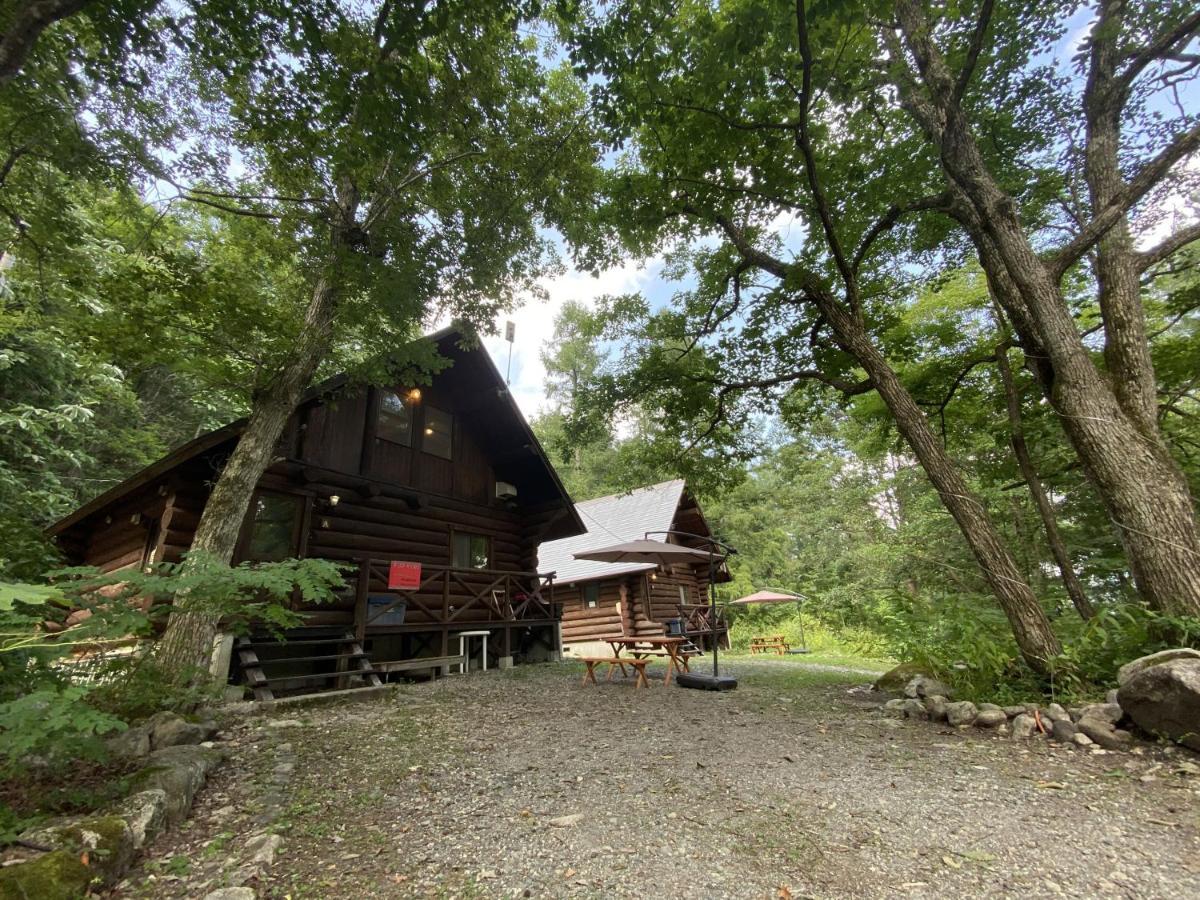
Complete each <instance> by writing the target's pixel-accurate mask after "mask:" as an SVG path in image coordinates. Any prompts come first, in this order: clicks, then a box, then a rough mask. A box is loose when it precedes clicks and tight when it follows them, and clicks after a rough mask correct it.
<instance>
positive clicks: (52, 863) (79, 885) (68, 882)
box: [0, 850, 96, 900]
mask: <svg viewBox="0 0 1200 900" xmlns="http://www.w3.org/2000/svg"><path fill="white" fill-rule="evenodd" d="M95 875H96V873H95V872H93V871H92V870H91V869H89V868H88V867H87V866H85V865H84V864H83V863H82V862H81V861H80V858H79V856H78V855H76V854H75V853H72V852H71V851H69V850H55V851H54V852H53V853H46V854H44V855H42V856H39V857H38V858H37V859H31V860H30V861H29V862H23V863H21V864H20V865H16V866H6V867H5V868H3V869H0V900H30V898H34V897H36V898H37V900H76V898H78V897H82V896H84V895H85V894H86V893H87V890H88V885H89V884H91V881H92V878H93V877H95Z"/></svg>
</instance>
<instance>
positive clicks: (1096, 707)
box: [1079, 703, 1125, 725]
mask: <svg viewBox="0 0 1200 900" xmlns="http://www.w3.org/2000/svg"><path fill="white" fill-rule="evenodd" d="M1124 714H1125V713H1124V712H1123V711H1122V710H1121V707H1120V705H1118V704H1116V703H1093V704H1091V705H1090V706H1085V707H1083V709H1081V710H1080V711H1079V721H1081V722H1082V721H1083V720H1084V719H1095V720H1096V721H1099V722H1107V723H1108V724H1109V725H1116V724H1117V723H1118V722H1120V721H1121V717H1122V716H1123V715H1124Z"/></svg>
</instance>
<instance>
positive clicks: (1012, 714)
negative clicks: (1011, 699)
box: [1004, 703, 1031, 719]
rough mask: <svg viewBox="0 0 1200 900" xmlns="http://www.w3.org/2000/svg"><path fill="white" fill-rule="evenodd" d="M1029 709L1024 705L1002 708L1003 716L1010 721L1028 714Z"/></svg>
mask: <svg viewBox="0 0 1200 900" xmlns="http://www.w3.org/2000/svg"><path fill="white" fill-rule="evenodd" d="M1030 711H1031V710H1030V707H1029V705H1028V704H1025V703H1018V704H1014V705H1013V706H1006V707H1004V714H1005V715H1006V716H1008V717H1009V718H1010V719H1015V718H1016V717H1017V716H1023V715H1025V714H1026V713H1028V712H1030Z"/></svg>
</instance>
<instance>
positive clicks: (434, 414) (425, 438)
mask: <svg viewBox="0 0 1200 900" xmlns="http://www.w3.org/2000/svg"><path fill="white" fill-rule="evenodd" d="M453 434H454V417H453V416H452V415H450V413H448V412H442V411H441V410H440V409H436V408H435V407H432V406H426V407H425V433H424V435H422V437H421V449H422V450H424V451H425V452H426V453H432V454H433V455H434V456H440V457H441V458H442V459H450V458H451V449H452V445H453V440H452V436H453Z"/></svg>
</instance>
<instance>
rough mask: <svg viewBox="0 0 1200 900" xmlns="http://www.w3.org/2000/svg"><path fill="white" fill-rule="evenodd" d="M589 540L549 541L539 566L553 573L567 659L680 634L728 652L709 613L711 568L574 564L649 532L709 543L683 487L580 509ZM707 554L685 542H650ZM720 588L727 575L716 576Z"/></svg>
mask: <svg viewBox="0 0 1200 900" xmlns="http://www.w3.org/2000/svg"><path fill="white" fill-rule="evenodd" d="M575 510H576V512H577V513H578V515H579V517H580V519H581V520H582V521H583V524H584V525H585V526H586V528H587V533H586V534H578V535H571V536H567V537H563V538H559V539H557V540H553V541H548V542H547V543H545V544H543V545H542V546H541V549H540V550H539V551H538V566H539V568H544V569H553V570H554V572H555V598H556V600H557V601H558V602H559V604H560V605H561V607H562V643H563V651H564V653H567V654H568V655H575V656H586V655H591V654H594V653H602V654H605V655H607V652H608V649H609V648H608V646H607V645H606V644H604V642H603V639H604V638H605V637H608V636H614V635H616V636H627V637H634V636H637V637H649V636H659V635H664V634H669V633H670V634H680V635H682V636H684V637H687V638H689V639H691V640H692V642H693V643H695V644H696V645H697V647H698V648H701V649H706V648H708V647H711V645H712V643H713V641H714V640H720V641H721V645H722V646H726V645H727V644H728V631H729V630H728V625H727V623H726V621H725V619H724V616H722V615H720V614H719V613H718V616H717V620H716V622H714V621H713V620H712V618H711V614H710V610H709V606H708V596H707V590H708V567H707V565H699V566H691V565H680V566H671V567H669V569H664V568H662V567H660V566H657V565H654V564H652V563H606V562H594V561H589V560H579V559H575V554H576V553H581V552H583V551H585V550H595V549H597V548H600V547H605V546H609V545H612V544H619V543H623V542H625V541H632V540H637V539H638V538H641V537H643V536H644V535H645V534H646V533H647V532H664V531H676V532H682V533H685V534H692V535H701V536H704V537H707V536H709V535H711V533H712V532H711V531H710V529H709V526H708V522H707V521H706V520H705V518H704V514H703V512H701V510H700V505H699V504H698V503H697V502H696V498H695V497H694V496H693V495H692V493H691V491H689V490H688V487H687V484H686V483H685V482H684V481H682V480H675V481H664V482H662V483H661V484H655V485H651V486H649V487H644V488H638V489H637V490H634V491H630V492H629V493H627V494H614V495H612V496H608V497H599V498H597V499H595V500H587V501H585V502H582V503H577V504H576V505H575ZM651 537H653V538H654V539H656V540H670V541H671V542H674V543H682V544H685V545H688V546H695V547H698V548H699V549H704V550H707V549H708V548H707V547H706V546H705V545H704V544H703V542H700V541H695V540H690V539H688V538H685V537H675V536H671V537H666V536H661V535H651ZM716 580H717V581H718V582H722V581H728V580H729V574H728V571H727V570H726V569H725V568H724V566H721V567H719V568H718V570H717V578H716Z"/></svg>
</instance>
